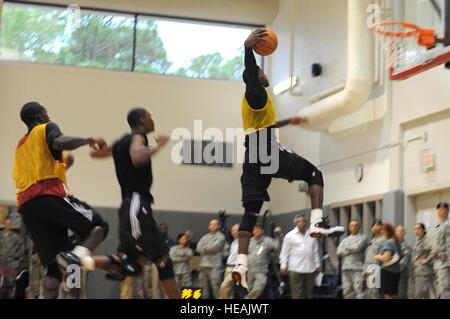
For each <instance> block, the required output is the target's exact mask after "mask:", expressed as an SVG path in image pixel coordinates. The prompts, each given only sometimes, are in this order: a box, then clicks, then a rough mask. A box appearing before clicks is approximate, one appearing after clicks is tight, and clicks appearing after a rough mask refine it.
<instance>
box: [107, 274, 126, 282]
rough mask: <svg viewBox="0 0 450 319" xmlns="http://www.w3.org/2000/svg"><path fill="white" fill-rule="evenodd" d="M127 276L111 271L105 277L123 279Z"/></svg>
mask: <svg viewBox="0 0 450 319" xmlns="http://www.w3.org/2000/svg"><path fill="white" fill-rule="evenodd" d="M125 278H126V277H125V276H124V275H121V274H113V273H110V272H108V273H106V274H105V279H108V280H114V281H122V280H124V279H125Z"/></svg>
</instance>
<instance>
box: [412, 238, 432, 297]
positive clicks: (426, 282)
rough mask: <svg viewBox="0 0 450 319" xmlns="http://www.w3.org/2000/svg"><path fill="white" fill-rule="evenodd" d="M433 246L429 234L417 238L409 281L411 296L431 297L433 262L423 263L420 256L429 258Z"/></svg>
mask: <svg viewBox="0 0 450 319" xmlns="http://www.w3.org/2000/svg"><path fill="white" fill-rule="evenodd" d="M432 249H433V247H432V245H431V242H430V241H429V239H428V237H427V235H424V236H423V237H422V239H420V240H419V239H416V243H415V244H414V249H413V251H412V258H411V268H412V271H411V280H410V282H409V287H408V290H409V298H412V299H429V298H430V288H431V283H432V281H433V264H432V263H431V262H430V261H428V262H427V263H426V264H422V263H421V262H420V261H419V258H422V257H423V258H425V259H428V257H429V255H430V254H431V251H432Z"/></svg>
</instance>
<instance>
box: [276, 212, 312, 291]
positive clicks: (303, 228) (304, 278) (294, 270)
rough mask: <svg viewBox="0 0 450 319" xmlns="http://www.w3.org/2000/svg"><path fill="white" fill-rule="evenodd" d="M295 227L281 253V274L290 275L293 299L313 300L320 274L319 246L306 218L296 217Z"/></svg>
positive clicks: (288, 235)
mask: <svg viewBox="0 0 450 319" xmlns="http://www.w3.org/2000/svg"><path fill="white" fill-rule="evenodd" d="M295 224H296V226H297V227H295V228H294V229H293V230H291V231H290V232H289V233H288V234H287V235H286V237H284V240H283V245H282V247H281V252H280V268H281V273H282V274H286V273H289V285H290V286H291V297H292V299H311V297H312V292H313V289H314V280H315V278H316V275H317V274H318V273H319V272H320V255H319V244H318V242H317V239H316V238H313V237H311V236H310V233H309V230H308V228H307V222H306V218H305V216H302V215H300V216H296V217H295Z"/></svg>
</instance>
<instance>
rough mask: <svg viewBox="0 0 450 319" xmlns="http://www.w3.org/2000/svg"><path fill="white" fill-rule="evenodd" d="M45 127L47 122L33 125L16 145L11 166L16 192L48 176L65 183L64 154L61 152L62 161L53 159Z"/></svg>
mask: <svg viewBox="0 0 450 319" xmlns="http://www.w3.org/2000/svg"><path fill="white" fill-rule="evenodd" d="M46 127H47V123H46V124H41V125H37V126H35V127H34V128H33V129H32V130H31V132H30V133H29V134H28V136H25V137H24V138H22V140H21V141H20V142H19V145H18V146H17V149H16V153H15V157H14V168H13V178H14V180H15V181H16V188H17V194H20V193H21V192H23V191H25V190H27V189H28V188H29V187H30V186H32V185H34V184H36V183H38V182H39V181H42V180H46V179H50V178H57V179H59V180H61V181H62V182H63V183H64V184H66V164H65V154H64V152H62V162H59V161H57V160H55V158H54V157H53V155H52V153H51V152H50V149H49V148H48V145H47V140H46V131H45V128H46Z"/></svg>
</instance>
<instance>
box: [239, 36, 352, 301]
mask: <svg viewBox="0 0 450 319" xmlns="http://www.w3.org/2000/svg"><path fill="white" fill-rule="evenodd" d="M265 36H267V32H266V29H262V28H261V29H257V30H255V31H254V32H252V33H251V34H250V35H249V37H248V38H247V40H246V41H245V43H244V45H245V70H244V73H243V80H244V82H245V84H246V90H245V94H244V96H243V98H242V103H241V111H242V120H243V125H244V131H245V134H246V137H245V147H246V151H245V161H244V164H243V166H242V168H243V172H242V176H241V186H242V202H243V206H244V209H245V212H244V216H243V217H242V220H241V223H240V228H239V251H238V257H237V261H236V266H235V268H234V271H233V280H234V281H235V285H236V288H237V289H238V290H240V292H241V293H242V294H244V295H246V294H248V286H247V281H246V273H247V254H248V246H249V242H250V237H251V233H252V231H253V227H254V226H255V223H256V220H257V217H258V214H259V212H260V210H261V207H262V205H263V203H264V201H270V197H269V194H268V193H267V188H268V187H269V185H270V183H271V180H272V178H282V179H285V180H288V181H289V182H292V181H294V180H302V181H306V182H307V183H308V185H309V195H310V197H311V208H312V211H311V226H310V235H311V236H313V237H321V236H332V235H341V234H343V232H344V228H343V227H341V226H336V227H330V226H329V225H328V223H327V222H326V220H325V219H324V218H323V215H322V202H323V179H322V173H321V172H320V170H319V169H317V167H315V166H314V165H313V164H311V163H310V162H308V161H307V160H305V159H304V158H302V157H301V156H299V155H297V154H295V153H294V152H293V151H292V150H290V149H287V148H284V147H281V146H280V145H279V144H278V142H277V141H276V138H275V132H274V131H275V129H276V128H279V127H283V126H286V125H299V124H301V123H304V122H306V121H307V119H305V118H302V117H293V118H290V119H287V120H283V121H279V122H277V121H275V106H274V103H273V101H272V98H271V97H270V95H269V93H268V91H267V90H266V87H268V86H269V81H268V79H267V76H266V75H265V74H264V72H263V70H262V69H261V68H259V67H258V65H257V64H256V60H255V56H254V55H253V49H252V47H253V46H254V45H255V44H256V43H257V42H258V41H261V40H262V41H264V37H265ZM264 151H265V152H264ZM262 154H267V155H269V157H270V161H269V162H267V159H266V158H262ZM276 161H278V162H276ZM274 165H275V167H276V169H275V170H274V171H271V169H270V167H274Z"/></svg>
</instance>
